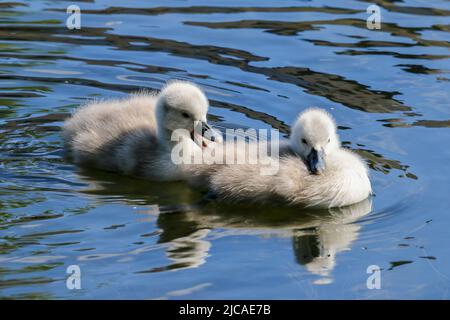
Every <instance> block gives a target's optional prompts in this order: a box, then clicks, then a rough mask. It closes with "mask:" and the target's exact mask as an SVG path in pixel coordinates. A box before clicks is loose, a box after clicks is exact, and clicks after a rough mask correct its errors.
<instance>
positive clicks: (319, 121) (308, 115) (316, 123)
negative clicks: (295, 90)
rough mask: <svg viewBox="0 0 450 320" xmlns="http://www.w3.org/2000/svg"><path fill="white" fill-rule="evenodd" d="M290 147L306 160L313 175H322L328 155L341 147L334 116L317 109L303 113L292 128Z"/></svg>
mask: <svg viewBox="0 0 450 320" xmlns="http://www.w3.org/2000/svg"><path fill="white" fill-rule="evenodd" d="M290 145H291V148H292V150H293V151H294V152H296V153H297V154H298V155H299V156H301V157H302V158H303V159H304V160H305V162H306V164H307V166H308V168H309V170H310V171H311V172H312V173H314V174H320V173H322V172H323V171H324V170H325V167H326V157H327V155H329V154H330V153H332V152H333V151H334V150H336V149H338V148H339V146H340V142H339V136H338V135H337V133H336V124H335V122H334V120H333V118H332V116H331V115H330V114H329V113H328V112H326V111H325V110H322V109H316V108H312V109H308V110H306V111H304V112H303V113H301V114H300V116H299V117H298V118H297V121H296V122H295V124H294V126H293V127H292V131H291V137H290Z"/></svg>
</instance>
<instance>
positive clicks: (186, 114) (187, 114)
mask: <svg viewBox="0 0 450 320" xmlns="http://www.w3.org/2000/svg"><path fill="white" fill-rule="evenodd" d="M181 115H182V116H183V118H185V119H188V118H190V117H191V116H190V115H189V113H187V112H183V113H182V114H181Z"/></svg>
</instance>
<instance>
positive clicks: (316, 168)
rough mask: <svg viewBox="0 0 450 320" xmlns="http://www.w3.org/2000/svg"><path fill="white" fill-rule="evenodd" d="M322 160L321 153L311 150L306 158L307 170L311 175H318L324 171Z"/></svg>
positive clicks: (322, 154) (322, 155)
mask: <svg viewBox="0 0 450 320" xmlns="http://www.w3.org/2000/svg"><path fill="white" fill-rule="evenodd" d="M323 158H324V153H323V151H321V150H320V151H317V150H316V149H314V148H312V149H311V152H310V153H309V154H308V157H306V160H307V165H308V169H309V171H311V173H313V174H320V173H321V172H322V171H323V170H325V161H324V159H323Z"/></svg>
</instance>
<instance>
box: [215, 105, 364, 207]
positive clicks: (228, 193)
mask: <svg viewBox="0 0 450 320" xmlns="http://www.w3.org/2000/svg"><path fill="white" fill-rule="evenodd" d="M288 145H289V148H290V149H291V151H292V154H291V155H289V154H284V155H281V156H280V158H279V160H280V161H279V169H278V171H277V172H276V173H275V174H274V175H262V174H261V170H260V169H261V167H262V166H264V165H262V164H229V165H222V166H215V167H214V170H209V172H208V173H209V187H210V189H211V191H212V192H213V194H215V195H216V196H217V198H218V199H219V200H226V201H230V202H255V203H270V202H276V201H279V200H281V201H283V202H287V203H289V204H295V205H302V206H307V207H341V206H347V205H351V204H354V203H357V202H360V201H362V200H364V199H366V198H368V197H369V195H370V194H371V193H372V188H371V184H370V180H369V176H368V169H367V167H366V165H365V163H364V162H363V160H362V159H361V158H360V157H359V156H358V155H357V154H355V153H354V152H352V151H350V150H348V149H344V148H342V147H341V144H340V141H339V137H338V135H337V132H336V124H335V122H334V120H333V118H332V117H331V115H330V114H329V113H328V112H326V111H324V110H322V109H316V108H313V109H308V110H306V111H305V112H303V113H302V114H300V116H299V117H298V119H297V121H296V122H295V124H294V126H293V127H292V133H291V136H290V139H289V143H288Z"/></svg>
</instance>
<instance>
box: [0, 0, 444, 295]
mask: <svg viewBox="0 0 450 320" xmlns="http://www.w3.org/2000/svg"><path fill="white" fill-rule="evenodd" d="M74 3H76V4H78V5H79V6H80V8H81V12H82V14H81V26H82V28H81V30H68V29H67V28H66V18H67V17H68V15H67V14H66V8H67V6H68V5H70V4H74ZM372 3H376V4H378V5H379V6H380V7H381V17H382V25H381V30H368V29H367V28H366V19H367V17H368V16H369V14H367V13H366V8H367V7H368V6H369V5H370V4H372ZM449 32H450V2H449V1H444V0H439V1H432V2H431V1H418V0H417V1H413V0H405V1H387V0H374V1H347V0H344V1H336V2H331V1H324V0H323V1H294V0H291V1H277V2H275V1H257V0H248V1H225V0H222V1H206V0H203V1H201V0H198V1H196V0H195V1H173V0H169V1H133V0H127V1H125V0H118V1H106V0H103V1H95V2H94V1H79V2H76V1H71V2H63V1H14V2H5V1H2V2H0V297H1V298H44V299H47V298H48V299H61V298H63V299H80V298H108V299H119V298H122V299H135V298H138V299H141V298H142V299H156V298H167V299H179V298H183V299H203V298H209V299H212V298H277V299H282V298H283V299H284V298H286V299H310V298H323V299H333V298H350V299H373V298H383V299H391V298H395V299H408V298H436V299H442V298H443V299H448V298H449V294H450V293H449V286H450V249H449V245H450V236H449V229H450V212H449V211H450V210H449V209H450V192H449V191H450V187H449V177H450V166H449V163H450V162H449V161H450V148H449V147H448V146H449V141H450V130H449V128H450V108H449V106H450V60H449V58H450V50H449V48H450V33H449ZM172 78H180V79H188V80H192V81H195V82H197V83H198V84H200V85H202V86H203V88H204V89H205V91H206V93H207V95H208V97H209V98H210V100H211V110H210V120H211V121H212V122H213V123H216V124H220V125H223V126H233V127H234V126H245V127H255V128H277V129H279V130H280V131H281V132H282V133H283V134H287V133H288V132H289V125H290V124H291V123H292V121H293V120H294V117H295V116H296V115H297V114H298V112H300V111H302V110H304V109H305V108H307V107H309V106H318V107H322V108H326V109H328V110H329V111H330V112H331V113H332V114H333V115H334V116H335V118H336V119H337V122H338V123H339V126H340V131H339V133H340V135H341V138H342V140H343V141H344V143H345V145H346V146H348V147H350V148H352V149H354V150H356V151H357V152H359V153H360V154H361V155H362V156H363V157H364V158H365V159H366V160H367V162H368V164H369V165H370V167H371V175H372V181H373V187H374V190H375V193H376V195H375V197H374V198H373V199H372V202H366V203H362V204H359V205H358V206H355V207H350V208H345V209H340V210H332V211H330V212H318V211H305V210H300V209H294V208H290V209H289V208H261V207H247V206H239V207H229V206H224V205H218V204H215V203H209V204H199V200H200V199H201V197H202V194H200V193H199V192H196V191H195V190H192V189H189V188H188V187H187V186H186V185H184V184H183V183H165V184H162V183H153V182H149V181H142V180H138V179H133V178H127V177H121V176H118V175H114V174H107V173H101V172H93V171H85V170H82V169H80V168H77V167H76V166H74V165H72V164H71V163H68V162H67V161H65V160H64V158H63V149H62V142H61V138H60V135H59V134H60V126H61V124H62V121H63V120H64V119H65V118H66V117H67V116H68V115H69V114H70V112H71V110H73V109H74V108H75V107H76V106H77V105H79V104H81V103H83V102H84V101H86V99H92V98H108V97H122V96H125V95H126V94H127V93H128V92H132V91H136V90H138V89H140V88H149V89H158V88H160V87H161V86H162V85H163V83H164V82H165V81H166V80H168V79H172ZM70 265H78V266H79V267H80V269H81V286H82V288H81V290H69V289H68V288H67V287H66V278H67V276H68V275H67V274H66V269H67V267H68V266H70ZM370 265H378V266H379V267H380V268H381V270H382V271H381V289H379V290H376V289H375V290H369V289H368V288H367V286H366V280H367V278H368V276H369V274H367V273H366V269H367V267H368V266H370Z"/></svg>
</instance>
